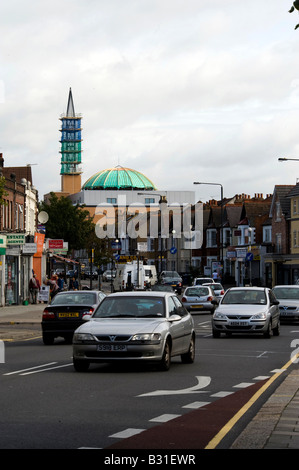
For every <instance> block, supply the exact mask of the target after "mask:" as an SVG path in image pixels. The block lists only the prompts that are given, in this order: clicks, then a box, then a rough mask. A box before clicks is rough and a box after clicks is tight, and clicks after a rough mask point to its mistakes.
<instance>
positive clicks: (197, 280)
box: [193, 277, 214, 286]
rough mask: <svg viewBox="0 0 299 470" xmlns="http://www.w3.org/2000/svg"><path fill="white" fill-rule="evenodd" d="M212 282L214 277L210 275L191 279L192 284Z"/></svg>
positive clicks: (199, 284)
mask: <svg viewBox="0 0 299 470" xmlns="http://www.w3.org/2000/svg"><path fill="white" fill-rule="evenodd" d="M211 282H214V279H213V278H211V277H196V278H195V279H194V281H193V285H194V286H202V285H203V284H210V283H211Z"/></svg>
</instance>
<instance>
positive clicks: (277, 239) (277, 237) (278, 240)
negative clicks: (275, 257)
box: [275, 233, 281, 253]
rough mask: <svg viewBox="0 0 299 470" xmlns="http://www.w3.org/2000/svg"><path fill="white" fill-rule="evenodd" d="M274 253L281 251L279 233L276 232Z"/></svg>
mask: <svg viewBox="0 0 299 470" xmlns="http://www.w3.org/2000/svg"><path fill="white" fill-rule="evenodd" d="M275 252H276V253H281V233H277V234H276V250H275Z"/></svg>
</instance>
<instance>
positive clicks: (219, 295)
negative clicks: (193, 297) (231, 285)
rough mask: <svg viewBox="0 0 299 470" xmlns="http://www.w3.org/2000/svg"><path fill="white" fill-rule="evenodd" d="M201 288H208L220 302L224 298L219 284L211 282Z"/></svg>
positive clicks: (222, 288)
mask: <svg viewBox="0 0 299 470" xmlns="http://www.w3.org/2000/svg"><path fill="white" fill-rule="evenodd" d="M203 286H210V287H211V289H212V290H213V291H214V294H215V295H216V297H217V299H218V300H221V299H222V297H223V296H224V287H223V285H222V284H220V283H219V282H211V283H210V284H203Z"/></svg>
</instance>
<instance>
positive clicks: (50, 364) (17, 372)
mask: <svg viewBox="0 0 299 470" xmlns="http://www.w3.org/2000/svg"><path fill="white" fill-rule="evenodd" d="M53 364H57V362H49V363H48V364H41V365H40V366H34V367H29V368H28V369H21V370H16V371H14V372H8V373H7V374H3V375H13V374H20V373H21V372H25V371H27V370H32V369H39V368H40V367H46V366H52V365H53Z"/></svg>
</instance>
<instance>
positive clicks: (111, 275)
mask: <svg viewBox="0 0 299 470" xmlns="http://www.w3.org/2000/svg"><path fill="white" fill-rule="evenodd" d="M115 275H116V271H112V270H111V269H107V271H104V272H103V281H111V279H114V278H115Z"/></svg>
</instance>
